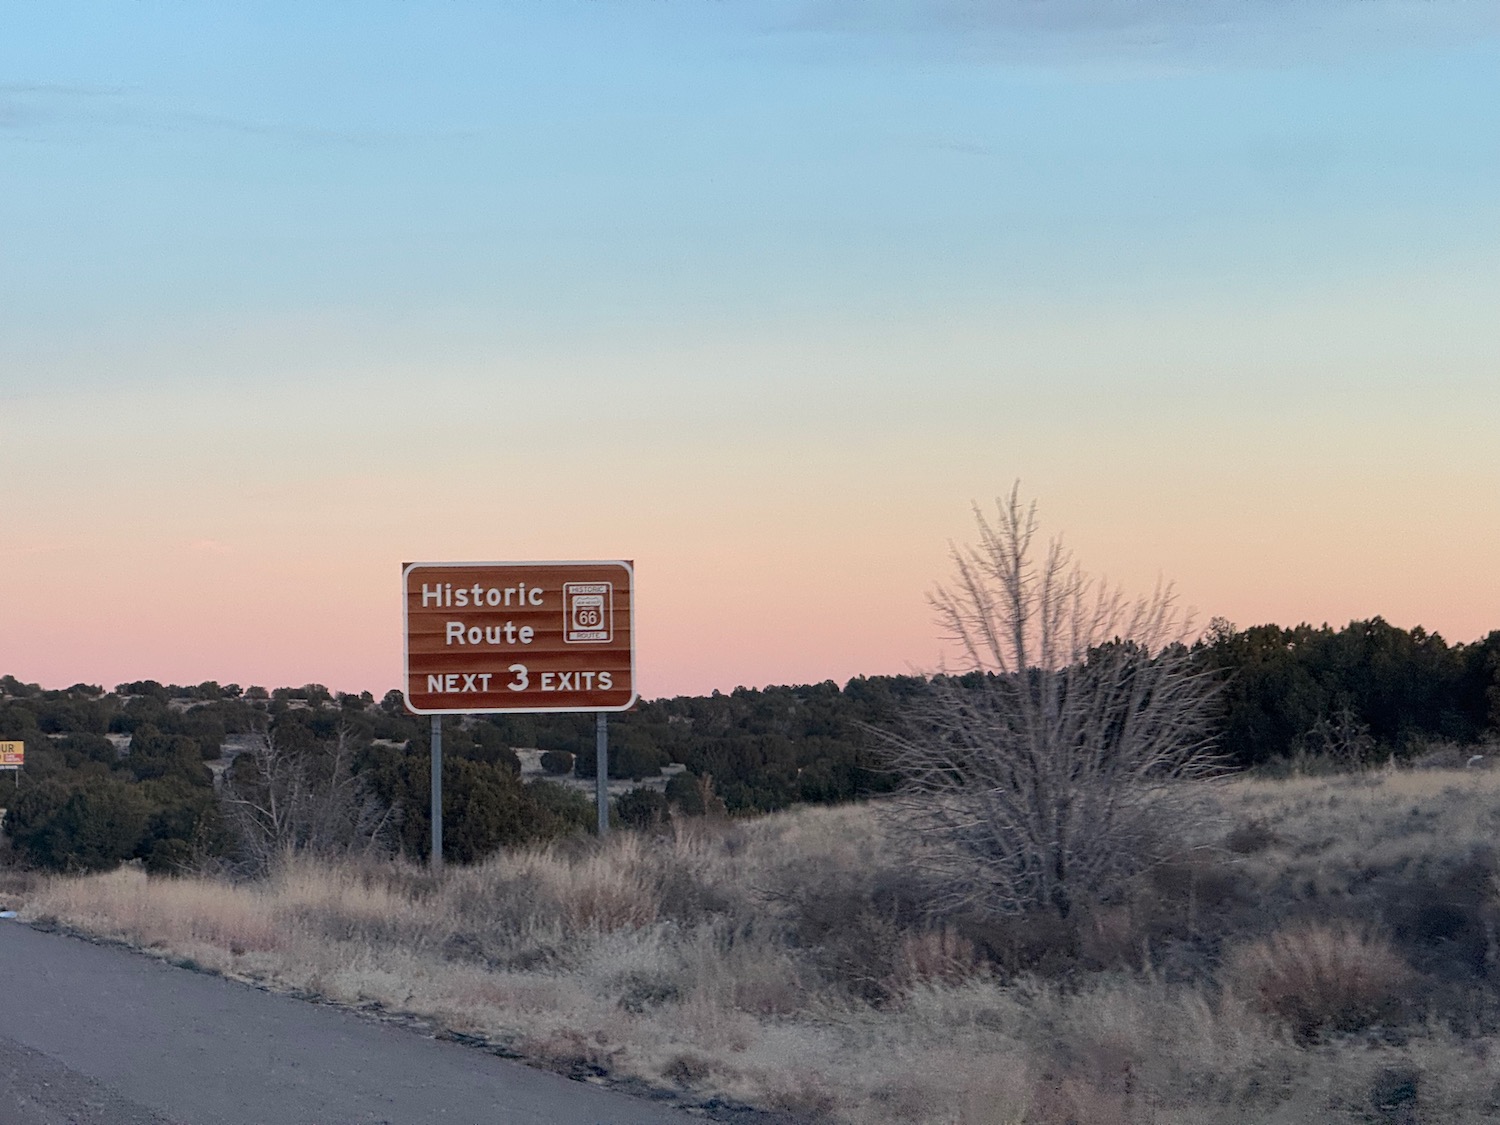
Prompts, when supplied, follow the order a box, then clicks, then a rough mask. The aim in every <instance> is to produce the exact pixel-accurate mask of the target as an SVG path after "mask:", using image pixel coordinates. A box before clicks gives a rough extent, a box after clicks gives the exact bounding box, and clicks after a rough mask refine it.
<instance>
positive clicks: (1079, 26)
mask: <svg viewBox="0 0 1500 1125" xmlns="http://www.w3.org/2000/svg"><path fill="white" fill-rule="evenodd" d="M777 29H778V30H780V31H783V32H788V33H811V34H821V35H827V36H836V37H841V38H852V39H859V38H862V39H865V40H866V41H870V42H880V43H883V44H884V45H885V46H887V47H888V48H889V49H891V50H894V51H897V52H901V53H906V52H913V51H914V52H917V53H919V54H921V55H923V56H928V57H930V56H933V55H947V56H951V57H955V58H961V59H964V60H966V61H977V62H986V61H988V62H999V63H1008V64H1018V65H1023V66H1024V65H1040V66H1047V67H1052V66H1056V67H1061V68H1064V69H1076V68H1082V69H1091V68H1096V67H1100V66H1101V65H1102V66H1104V67H1106V68H1109V67H1114V66H1124V67H1126V68H1127V69H1135V68H1139V67H1141V66H1148V67H1152V66H1159V67H1165V68H1168V69H1176V68H1185V69H1190V70H1201V69H1218V68H1222V67H1237V66H1250V67H1262V66H1272V67H1280V66H1288V65H1299V64H1303V63H1314V62H1329V61H1336V60H1338V59H1341V58H1347V57H1351V56H1358V55H1363V54H1369V53H1383V52H1390V51H1405V50H1409V49H1411V48H1443V47H1464V46H1472V45H1477V44H1481V43H1485V42H1493V41H1495V40H1496V39H1497V38H1500V6H1496V5H1494V4H1491V3H1475V2H1473V0H1420V2H1418V0H1311V2H1307V3H1294V2H1291V0H1144V2H1142V0H798V2H796V3H793V4H789V5H788V6H787V8H786V9H785V11H784V15H783V19H782V21H781V22H780V24H779V26H778V28H777Z"/></svg>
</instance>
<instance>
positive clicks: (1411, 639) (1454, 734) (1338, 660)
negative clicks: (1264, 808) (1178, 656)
mask: <svg viewBox="0 0 1500 1125" xmlns="http://www.w3.org/2000/svg"><path fill="white" fill-rule="evenodd" d="M1197 652H1198V655H1199V656H1200V657H1201V658H1202V659H1203V660H1204V661H1205V662H1206V663H1207V664H1208V665H1209V666H1210V667H1212V668H1214V669H1216V670H1218V671H1219V672H1220V673H1221V674H1222V675H1223V678H1224V680H1225V688H1224V698H1223V726H1222V729H1221V732H1220V736H1219V747H1220V750H1221V752H1222V753H1224V754H1225V755H1226V757H1227V758H1228V759H1229V761H1230V762H1232V763H1233V764H1234V765H1237V766H1256V765H1261V764H1263V763H1266V762H1270V761H1272V760H1274V759H1277V758H1281V757H1286V756H1288V755H1291V754H1294V753H1297V752H1298V751H1299V750H1300V751H1305V752H1310V753H1317V752H1320V751H1326V750H1331V749H1332V750H1337V749H1344V750H1346V751H1347V752H1348V753H1349V754H1350V756H1358V757H1361V758H1366V759H1369V758H1385V757H1389V756H1391V755H1395V756H1397V757H1398V758H1400V757H1405V756H1410V755H1412V754H1414V753H1417V752H1419V751H1421V750H1422V749H1423V748H1425V747H1426V746H1427V745H1429V744H1430V743H1432V742H1434V741H1451V742H1456V743H1472V742H1476V741H1479V740H1481V739H1483V738H1485V737H1487V736H1489V735H1491V734H1494V733H1496V732H1500V631H1496V632H1492V633H1490V634H1489V635H1488V636H1487V637H1485V638H1484V639H1483V640H1479V641H1475V642H1474V643H1472V644H1455V645H1450V644H1448V643H1447V642H1446V641H1444V640H1443V638H1442V637H1440V636H1438V635H1437V634H1436V633H1428V632H1426V631H1425V630H1423V629H1422V628H1421V627H1420V626H1419V627H1417V628H1414V629H1411V630H1406V629H1400V628H1397V627H1396V626H1394V625H1391V624H1389V623H1388V622H1386V621H1385V620H1383V619H1382V618H1379V617H1374V618H1371V619H1370V620H1368V621H1353V622H1350V623H1349V624H1348V625H1347V626H1345V627H1344V628H1342V629H1338V630H1335V629H1332V628H1330V627H1329V626H1327V625H1323V626H1321V627H1318V628H1314V627H1313V626H1311V625H1298V626H1296V627H1294V628H1289V629H1288V628H1282V627H1280V626H1276V625H1257V626H1254V627H1253V628H1249V629H1244V630H1236V629H1235V628H1234V627H1233V626H1232V625H1230V624H1229V623H1228V622H1225V621H1222V620H1218V619H1216V620H1215V621H1214V623H1213V624H1212V625H1211V627H1210V629H1209V631H1208V633H1207V635H1206V636H1205V637H1204V638H1203V640H1202V641H1200V642H1199V644H1198V646H1197Z"/></svg>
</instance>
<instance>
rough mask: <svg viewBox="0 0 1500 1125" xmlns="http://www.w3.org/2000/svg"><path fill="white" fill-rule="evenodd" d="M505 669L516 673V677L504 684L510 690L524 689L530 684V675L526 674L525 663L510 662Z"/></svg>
mask: <svg viewBox="0 0 1500 1125" xmlns="http://www.w3.org/2000/svg"><path fill="white" fill-rule="evenodd" d="M506 671H508V672H514V673H515V674H516V678H515V679H514V680H512V681H511V682H510V683H508V684H506V685H505V686H506V687H508V688H510V690H511V691H525V690H526V689H527V688H528V687H530V686H531V677H530V676H528V675H527V674H526V665H524V664H512V665H511V666H510V667H509V668H508V669H506Z"/></svg>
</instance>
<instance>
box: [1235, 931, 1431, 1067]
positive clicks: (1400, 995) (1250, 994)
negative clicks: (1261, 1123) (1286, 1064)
mask: <svg viewBox="0 0 1500 1125" xmlns="http://www.w3.org/2000/svg"><path fill="white" fill-rule="evenodd" d="M1226 975H1227V978H1228V982H1229V986H1230V988H1231V989H1233V990H1234V991H1235V992H1237V993H1238V994H1239V995H1240V996H1242V997H1243V998H1244V999H1245V1000H1247V1001H1248V1002H1249V1003H1251V1004H1253V1005H1254V1006H1256V1007H1257V1008H1259V1009H1260V1010H1261V1011H1262V1012H1265V1013H1266V1014H1267V1015H1271V1016H1275V1017H1277V1018H1278V1019H1280V1020H1282V1021H1283V1022H1284V1023H1285V1024H1286V1025H1287V1026H1288V1027H1289V1028H1290V1029H1291V1030H1292V1033H1293V1034H1294V1035H1295V1036H1296V1037H1297V1038H1298V1039H1299V1040H1301V1041H1302V1042H1310V1041H1312V1040H1315V1039H1317V1038H1318V1036H1319V1035H1320V1034H1322V1033H1324V1032H1328V1031H1362V1030H1364V1029H1366V1028H1369V1027H1371V1026H1373V1025H1375V1024H1377V1023H1388V1022H1393V1021H1395V1020H1397V1019H1399V1018H1400V1017H1401V1016H1402V1014H1403V1010H1404V1008H1405V998H1406V995H1407V993H1408V991H1409V989H1410V987H1411V984H1412V978H1413V974H1412V971H1411V969H1410V968H1409V967H1408V966H1407V964H1406V962H1405V961H1403V960H1402V959H1401V957H1400V956H1399V955H1397V953H1396V952H1395V951H1394V950H1393V949H1392V948H1391V947H1390V945H1389V944H1388V943H1387V942H1386V941H1384V940H1383V939H1381V938H1379V937H1375V936H1372V935H1370V934H1367V933H1364V932H1362V931H1360V930H1358V929H1356V928H1355V927H1353V926H1351V925H1348V924H1346V923H1338V924H1332V925H1329V924H1325V923H1322V922H1304V923H1301V924H1297V925H1293V926H1290V927H1287V928H1285V929H1282V930H1279V931H1277V932H1276V933H1273V934H1271V935H1270V936H1269V937H1266V938H1263V939H1261V940H1260V941H1256V942H1252V943H1251V944H1249V945H1246V946H1242V947H1240V948H1239V949H1237V950H1235V951H1234V952H1232V953H1231V955H1230V957H1229V959H1228V963H1227V966H1226Z"/></svg>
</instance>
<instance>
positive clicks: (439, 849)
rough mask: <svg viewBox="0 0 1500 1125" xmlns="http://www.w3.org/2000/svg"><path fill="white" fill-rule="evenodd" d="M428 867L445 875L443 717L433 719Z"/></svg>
mask: <svg viewBox="0 0 1500 1125" xmlns="http://www.w3.org/2000/svg"><path fill="white" fill-rule="evenodd" d="M428 866H429V867H430V868H431V869H432V873H433V874H434V875H441V874H442V873H443V717H442V716H441V715H434V716H433V717H432V854H431V856H429V857H428Z"/></svg>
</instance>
